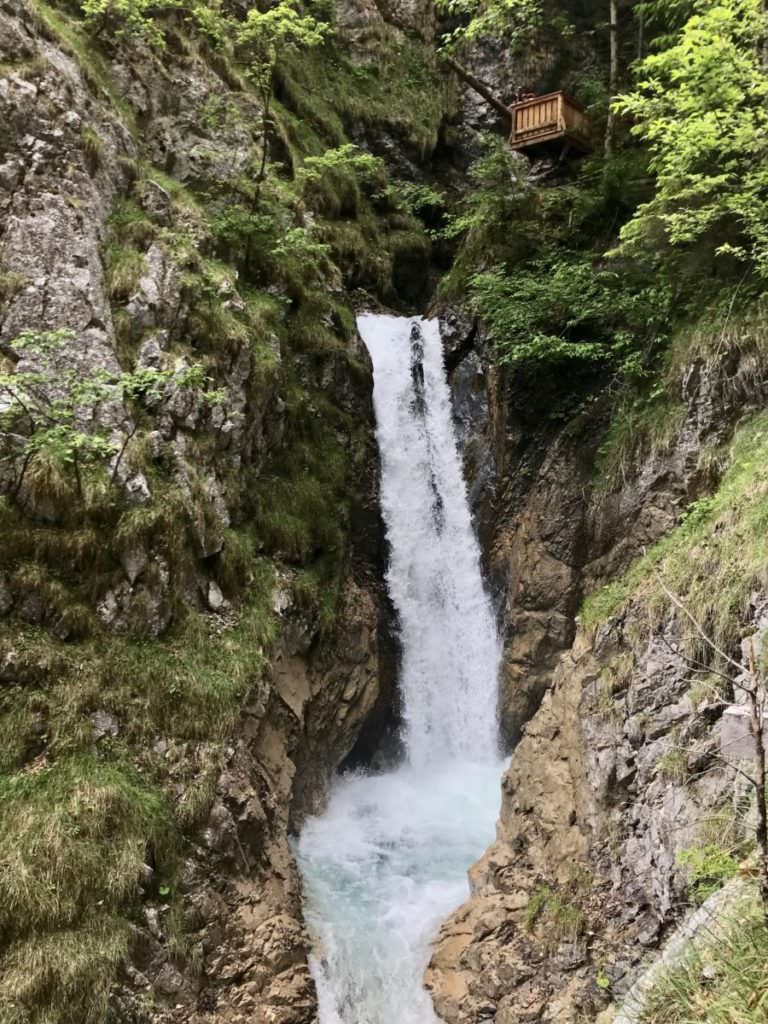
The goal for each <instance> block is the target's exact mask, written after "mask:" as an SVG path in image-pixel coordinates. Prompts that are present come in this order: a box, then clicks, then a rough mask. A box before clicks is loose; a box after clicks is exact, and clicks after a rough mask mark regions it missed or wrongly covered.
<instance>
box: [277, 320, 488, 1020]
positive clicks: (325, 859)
mask: <svg viewBox="0 0 768 1024" xmlns="http://www.w3.org/2000/svg"><path fill="white" fill-rule="evenodd" d="M358 327H359V330H360V333H361V335H362V337H363V340H364V341H365V344H366V346H367V347H368V350H369V352H370V354H371V358H372V361H373V368H374V406H375V411H376V424H377V431H376V433H377V440H378V444H379V451H380V454H381V464H382V479H381V502H382V511H383V515H384V521H385V524H386V528H387V536H388V539H389V544H390V568H389V572H388V574H387V584H388V587H389V592H390V596H391V597H392V600H393V602H394V605H395V607H396V609H397V612H398V617H399V622H400V631H401V644H402V652H403V653H402V664H401V669H400V688H401V693H402V700H403V717H404V723H405V724H404V742H405V750H406V758H407V760H406V763H404V764H403V765H402V766H401V767H400V768H398V769H397V770H395V771H393V772H390V773H388V774H386V775H379V776H373V775H370V776H368V775H362V774H361V775H352V776H347V777H344V778H341V779H340V780H339V781H338V783H337V784H336V786H335V788H334V792H333V793H332V796H331V801H330V805H329V808H328V810H327V812H326V813H325V814H324V815H323V816H321V817H317V818H312V819H310V820H309V821H308V822H307V824H306V825H305V827H304V830H303V831H302V835H301V838H300V840H299V843H298V851H297V852H298V857H299V864H300V866H301V869H302V872H303V875H304V880H305V886H306V894H307V905H306V916H307V922H308V924H309V926H310V928H311V929H312V932H313V935H314V937H315V940H316V952H315V957H314V961H313V963H312V969H313V974H314V976H315V980H316V982H317V987H318V995H319V999H320V1022H321V1024H431V1022H434V1021H435V1020H436V1018H435V1014H434V1011H433V1009H432V1004H431V1001H430V999H429V996H428V994H427V993H426V991H425V990H424V988H423V985H422V976H423V972H424V969H425V967H426V965H427V962H428V960H429V954H430V941H431V939H432V938H434V936H435V934H436V932H437V929H438V927H439V925H440V922H441V921H442V920H443V918H444V917H445V916H446V915H447V914H448V913H449V912H450V911H451V910H452V909H454V908H455V907H456V906H458V904H459V903H460V902H461V901H462V900H463V899H464V897H465V896H466V895H467V892H468V886H467V879H466V871H467V868H468V867H469V866H470V865H471V864H472V862H473V861H474V860H476V859H477V857H478V856H479V855H480V854H481V853H482V852H483V850H484V849H485V847H486V846H487V845H488V843H489V842H490V841H491V839H492V838H493V825H494V821H495V818H496V813H497V810H498V803H499V778H500V774H501V760H500V756H499V752H498V738H497V737H498V726H497V719H496V705H497V676H498V666H499V659H500V644H499V639H498V636H497V633H496V627H495V622H494V617H493V612H492V609H491V606H490V602H489V600H488V596H487V594H486V592H485V590H484V588H483V583H482V576H481V571H480V559H479V549H478V545H477V541H476V539H475V537H474V534H473V531H472V523H471V518H470V513H469V507H468V503H467V495H466V488H465V484H464V480H463V477H462V472H461V463H460V459H459V455H458V452H457V449H456V439H455V436H454V432H453V425H452V420H451V407H450V394H449V390H448V385H447V381H446V376H445V369H444V366H443V354H442V345H441V341H440V334H439V329H438V325H437V323H436V322H434V321H425V320H421V319H420V318H404V317H390V316H379V315H373V314H370V315H364V316H361V317H359V318H358Z"/></svg>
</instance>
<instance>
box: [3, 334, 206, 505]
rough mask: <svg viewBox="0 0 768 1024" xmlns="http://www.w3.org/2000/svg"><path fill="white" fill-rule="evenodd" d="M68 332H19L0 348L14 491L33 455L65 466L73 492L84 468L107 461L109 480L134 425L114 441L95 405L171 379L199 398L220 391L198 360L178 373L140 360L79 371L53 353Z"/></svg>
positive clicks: (145, 394) (153, 390)
mask: <svg viewBox="0 0 768 1024" xmlns="http://www.w3.org/2000/svg"><path fill="white" fill-rule="evenodd" d="M72 338H74V332H72V331H69V330H59V331H25V332H23V333H22V334H20V335H19V337H17V338H15V339H14V340H13V341H10V342H7V343H4V344H3V345H2V348H1V349H0V354H2V355H3V356H5V359H6V361H7V363H9V364H10V369H8V370H7V371H3V369H2V365H1V364H0V441H2V448H3V450H4V453H5V454H4V456H3V458H4V460H5V461H9V462H11V463H12V464H13V465H14V466H18V467H19V468H18V470H14V471H12V481H13V482H12V489H13V493H14V494H15V495H18V494H19V493H20V491H21V488H22V486H23V484H24V479H25V476H26V474H27V470H28V468H29V466H30V465H31V464H32V463H33V462H34V461H35V460H39V461H40V462H41V463H44V464H47V465H48V466H56V467H58V469H59V470H60V471H64V472H65V473H71V474H72V476H73V478H74V482H75V489H76V493H77V495H78V497H79V498H82V497H83V478H82V474H83V470H84V469H85V468H86V467H89V466H93V465H97V464H102V465H104V464H107V463H109V462H110V461H111V462H112V467H111V472H110V484H113V483H114V481H115V480H116V478H117V475H118V472H119V469H120V464H121V461H122V458H123V456H124V454H125V451H126V448H127V445H128V443H129V441H130V440H131V438H132V437H133V435H134V433H135V432H136V427H135V425H134V426H133V427H132V428H131V429H130V430H129V431H128V433H127V434H125V435H124V436H123V439H122V441H118V440H116V439H115V435H116V431H114V430H108V429H107V428H106V427H105V426H104V425H103V424H102V423H100V422H99V421H98V419H97V412H98V410H99V408H100V407H101V408H104V407H105V406H106V405H107V404H109V403H119V404H120V405H122V404H124V403H126V402H131V401H143V402H145V403H146V402H156V401H159V400H160V399H161V398H162V396H163V393H164V390H165V388H166V387H167V386H168V385H169V384H170V383H171V382H173V383H174V384H175V385H176V386H178V387H187V388H194V389H197V390H199V391H200V392H201V394H203V395H204V397H205V399H206V400H207V401H217V400H219V398H220V393H219V392H216V391H211V390H206V387H207V384H208V379H207V378H206V377H205V375H204V373H203V370H202V367H201V366H199V365H194V366H191V367H185V368H184V369H183V370H181V371H180V372H176V371H173V370H159V369H155V368H152V367H146V368H142V369H139V370H135V371H133V372H129V373H117V374H115V373H109V372H107V371H105V370H94V371H92V372H90V373H85V374H84V373H83V372H82V370H81V369H80V368H79V367H77V366H73V365H71V364H67V363H65V362H64V361H63V360H61V359H56V354H57V353H58V352H59V351H60V350H61V348H62V347H63V346H64V345H65V344H66V343H67V342H68V341H71V339H72Z"/></svg>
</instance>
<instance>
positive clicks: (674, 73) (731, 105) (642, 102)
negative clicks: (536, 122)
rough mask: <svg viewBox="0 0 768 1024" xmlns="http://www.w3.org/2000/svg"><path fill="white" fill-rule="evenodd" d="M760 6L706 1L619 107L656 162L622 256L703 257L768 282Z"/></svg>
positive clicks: (767, 111) (767, 27)
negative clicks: (667, 250) (651, 188)
mask: <svg viewBox="0 0 768 1024" xmlns="http://www.w3.org/2000/svg"><path fill="white" fill-rule="evenodd" d="M766 33H768V19H767V18H766V14H765V12H764V9H763V7H762V5H761V3H760V0H699V2H698V3H696V4H695V13H694V14H693V16H692V17H691V18H689V19H688V20H687V21H686V22H685V24H684V25H683V27H682V29H681V30H680V32H679V34H678V35H676V36H675V37H674V38H673V39H672V40H671V41H669V45H668V46H666V47H665V48H663V49H661V50H660V51H659V52H656V53H652V54H651V55H650V56H648V57H646V59H645V60H644V61H643V62H642V63H641V65H640V67H639V68H638V71H637V74H638V82H637V85H636V86H635V88H634V90H633V91H632V92H630V93H628V94H627V95H625V96H623V97H622V98H621V99H620V100H619V101H618V103H617V109H618V111H619V112H620V113H621V114H623V115H625V116H627V117H629V118H631V119H632V121H633V128H632V131H633V134H634V135H635V136H637V138H639V139H641V140H642V141H643V142H644V143H645V144H646V145H647V146H648V149H649V151H650V154H651V160H650V167H651V170H652V171H653V172H654V173H655V175H656V188H655V194H654V196H653V198H652V199H651V200H650V201H649V202H647V203H643V204H642V205H641V206H640V207H639V209H638V210H637V212H636V213H635V214H634V216H633V217H632V219H631V220H630V221H629V223H628V224H627V225H626V226H625V227H624V228H623V230H622V232H621V245H620V248H619V251H620V252H621V253H624V254H635V255H639V256H640V257H641V258H650V257H652V256H653V253H654V251H655V250H656V249H660V250H661V252H662V254H663V251H664V247H665V246H670V247H672V248H673V249H674V250H682V251H685V250H690V249H691V248H692V247H693V246H694V245H695V246H696V249H697V261H698V263H699V265H700V266H702V267H705V266H706V258H707V256H709V258H710V260H711V261H712V269H713V270H714V271H715V272H717V267H718V262H719V263H720V264H721V265H722V266H721V269H720V273H721V274H723V273H725V274H727V272H728V270H729V265H730V264H732V263H733V262H734V261H735V262H736V263H737V264H739V265H740V266H741V268H742V270H741V271H740V272H749V271H754V272H756V273H757V274H758V275H760V277H765V276H767V275H768V170H766V156H767V155H768V105H767V101H768V73H767V71H766V67H765V63H764V59H763V52H762V46H763V40H764V39H765V37H766Z"/></svg>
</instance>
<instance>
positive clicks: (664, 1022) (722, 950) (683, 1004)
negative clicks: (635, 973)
mask: <svg viewBox="0 0 768 1024" xmlns="http://www.w3.org/2000/svg"><path fill="white" fill-rule="evenodd" d="M767 1013H768V929H766V927H765V922H764V919H763V915H762V910H761V908H760V904H759V901H758V900H757V899H756V898H755V899H753V900H746V901H745V900H742V901H741V902H740V903H739V905H737V907H735V908H734V909H733V911H732V912H731V921H730V923H729V922H728V921H726V922H725V927H724V928H723V930H722V933H720V932H718V935H717V936H716V937H713V938H712V941H711V942H710V943H707V944H706V945H705V946H704V947H703V948H702V949H701V950H699V951H698V952H696V953H695V954H693V955H691V956H689V957H688V958H687V959H686V960H685V961H684V962H683V963H682V964H681V965H680V966H679V967H676V968H674V969H673V970H671V971H670V972H669V973H668V974H667V975H666V976H665V977H664V978H663V979H662V981H661V982H660V983H659V984H658V985H657V986H656V987H655V988H654V992H653V994H652V996H651V997H650V999H649V1001H648V1003H647V1005H646V1006H645V1007H644V1010H643V1013H642V1017H641V1020H642V1024H700V1022H702V1021H706V1022H707V1024H759V1022H760V1021H764V1020H765V1019H766V1014H767Z"/></svg>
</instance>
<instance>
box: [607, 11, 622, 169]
mask: <svg viewBox="0 0 768 1024" xmlns="http://www.w3.org/2000/svg"><path fill="white" fill-rule="evenodd" d="M609 4H610V14H609V21H608V29H609V33H610V45H611V63H610V70H609V74H608V102H609V106H608V120H607V122H606V125H605V155H606V156H610V155H611V153H612V152H613V136H614V131H615V116H614V113H613V101H614V99H615V98H616V94H617V92H618V91H619V2H618V0H609Z"/></svg>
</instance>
